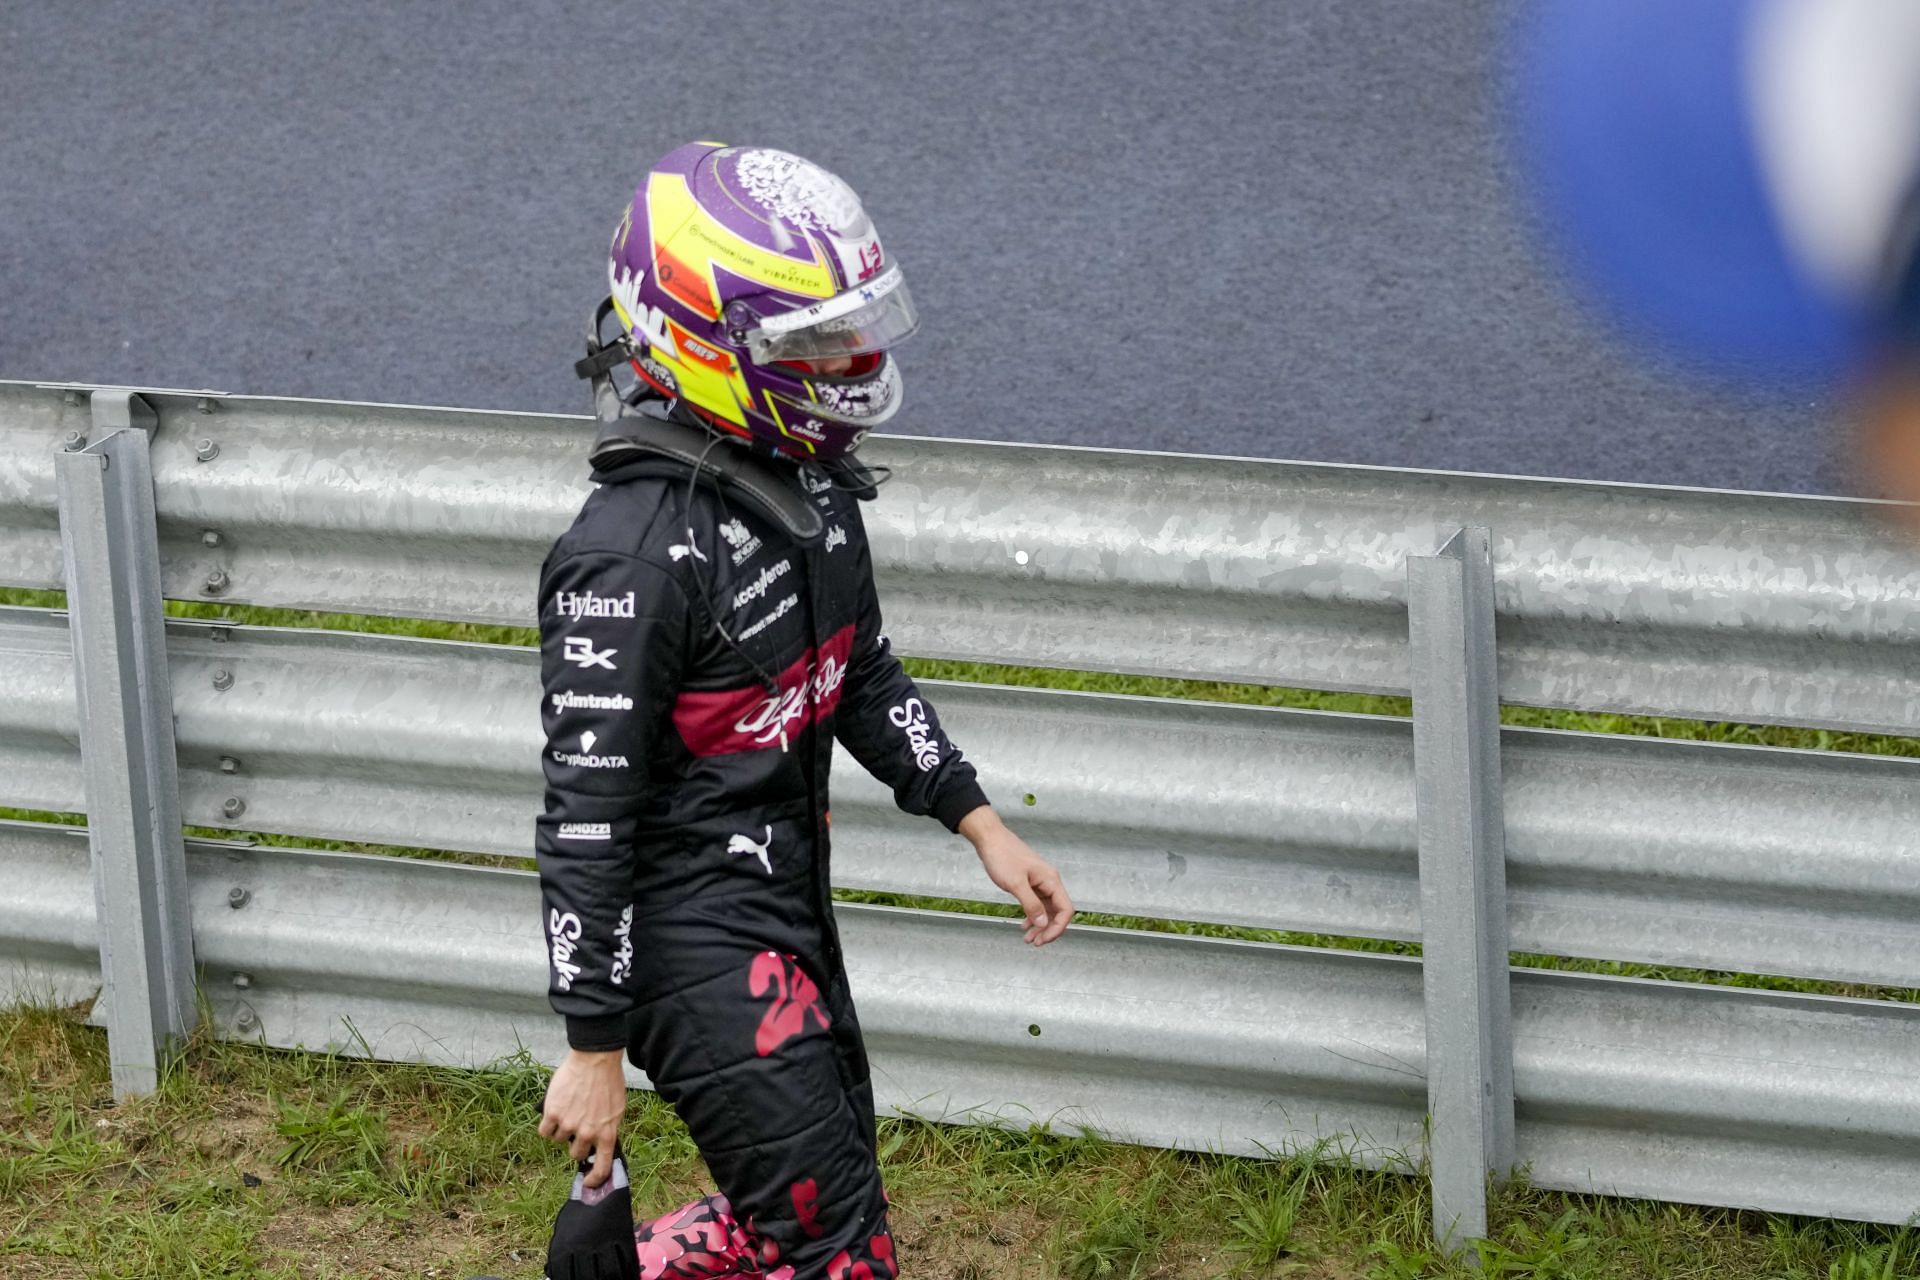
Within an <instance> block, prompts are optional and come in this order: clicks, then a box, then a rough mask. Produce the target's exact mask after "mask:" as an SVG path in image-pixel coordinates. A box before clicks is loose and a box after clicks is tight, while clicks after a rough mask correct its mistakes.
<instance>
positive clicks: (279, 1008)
mask: <svg viewBox="0 0 1920 1280" xmlns="http://www.w3.org/2000/svg"><path fill="white" fill-rule="evenodd" d="M0 861H3V862H4V863H5V865H7V866H8V867H9V868H10V869H11V870H12V872H13V878H14V879H15V880H19V881H23V882H24V883H27V884H29V885H32V886H34V893H35V897H34V899H33V901H32V902H31V903H30V904H16V903H15V902H13V901H11V900H8V901H7V902H6V903H5V904H4V905H0V957H5V958H14V957H17V956H19V955H21V954H30V955H31V957H32V959H33V962H34V963H35V964H37V965H39V966H42V967H43V968H44V969H45V970H46V971H47V972H48V973H49V974H59V975H61V978H60V980H63V981H67V982H68V983H69V984H70V987H69V989H78V985H79V978H80V976H81V975H83V974H84V971H85V970H86V968H87V966H88V963H89V960H90V954H89V948H90V945H91V938H90V937H89V936H88V935H89V932H90V929H91V925H92V888H91V882H90V878H89V875H88V872H87V848H86V840H85V837H84V833H79V832H75V831H72V830H70V829H60V828H49V827H35V826H31V825H27V824H14V823H0ZM187 863H188V877H189V882H190V884H191V888H192V895H193V905H194V920H195V945H196V948H197V951H198V955H199V959H200V963H201V964H202V965H203V966H204V968H205V973H206V981H205V988H206V991H207V993H208V998H209V1003H210V1004H211V1006H212V1011H213V1016H214V1017H215V1018H216V1019H217V1021H218V1023H219V1026H220V1027H221V1029H222V1030H223V1031H224V1032H225V1033H226V1034H229V1035H234V1036H237V1037H240V1038H244V1039H249V1040H257V1041H260V1042H262V1043H265V1044H269V1045H275V1046H279V1047H283V1048H300V1047H304V1048H308V1049H319V1048H323V1047H331V1048H335V1049H338V1050H341V1051H344V1052H349V1053H357V1052H361V1051H362V1048H363V1046H362V1045H361V1044H360V1043H359V1041H360V1040H364V1042H365V1047H367V1048H371V1050H372V1051H373V1052H374V1053H375V1054H377V1055H378V1056H380V1057H383V1058H390V1059H397V1060H421V1061H431V1062H440V1063H447V1064H455V1065H464V1066H477V1065H482V1064H484V1063H487V1062H490V1061H494V1060H497V1059H499V1058H501V1057H504V1056H506V1055H508V1054H511V1053H513V1052H514V1051H515V1050H516V1049H518V1048H521V1047H525V1048H526V1049H528V1050H529V1051H530V1052H532V1053H533V1054H535V1055H536V1056H537V1057H541V1058H547V1059H551V1058H554V1057H557V1056H558V1055H559V1053H560V1052H561V1050H562V1048H563V1045H562V1043H561V1036H560V1030H559V1025H558V1023H557V1021H556V1020H555V1019H554V1018H553V1017H552V1015H551V1013H550V1012H549V1011H548V1010H547V1008H546V1005H545V1001H544V999H543V998H542V997H541V991H542V985H541V984H542V975H543V973H544V968H543V961H542V957H541V953H540V940H539V938H538V937H537V936H535V935H534V934H533V933H532V932H531V931H530V930H528V929H527V928H526V921H527V920H528V919H530V918H532V917H533V916H534V915H535V914H537V911H538V905H539V903H538V888H537V885H536V883H535V880H534V877H533V876H532V875H531V874H530V873H526V872H514V871H490V870H483V869H479V868H473V867H460V866H449V865H444V864H435V863H423V862H416V861H409V860H404V859H393V858H371V857H364V856H357V855H351V854H329V853H314V852H307V851H301V850H289V849H265V848H252V847H246V846H238V845H235V846H223V845H219V844H209V843H201V842H196V843H194V844H193V845H192V846H191V847H190V849H189V853H188V860H187ZM236 894H240V895H244V898H242V899H237V898H236V896H235V895H236ZM236 900H239V901H241V903H242V905H240V906H238V907H235V906H233V905H232V904H233V903H234V902H235V901H236ZM839 914H840V927H841V931H842V934H843V936H844V938H845V942H846V950H847V963H848V969H849V973H850V975H851V978H852V981H853V987H854V994H855V998H856V999H857V1001H858V1002H859V1005H860V1012H861V1024H862V1026H863V1028H864V1029H865V1031H866V1035H867V1040H868V1044H869V1047H870V1049H871V1052H872V1057H873V1063H874V1079H875V1085H876V1091H877V1093H878V1095H879V1098H880V1101H881V1103H882V1105H883V1106H885V1107H886V1108H888V1109H890V1110H894V1111H901V1112H909V1113H912V1114H916V1115H922V1116H927V1117H930V1118H935V1119H944V1120H976V1121H977V1120H982V1119H987V1120H994V1121H999V1122H1012V1123H1016V1124H1025V1123H1028V1122H1032V1121H1049V1122H1053V1123H1055V1124H1059V1125H1063V1126H1068V1127H1073V1126H1079V1125H1085V1126H1089V1127H1093V1128H1097V1129H1099V1130H1101V1131H1102V1132H1105V1133H1109V1134H1112V1135H1113V1136H1115V1137H1117V1138H1121V1139H1123V1140H1127V1141H1133V1142H1144V1143H1151V1144H1154V1145H1160V1146H1173V1147H1182V1148H1187V1149H1191V1150H1214V1151H1227V1152H1237V1153H1243V1154H1258V1153H1260V1152H1262V1151H1272V1150H1278V1149H1282V1148H1287V1147H1292V1146H1295V1145H1298V1144H1305V1143H1311V1142H1313V1141H1315V1140H1317V1139H1320V1138H1328V1139H1331V1140H1333V1141H1334V1142H1336V1143H1339V1144H1342V1145H1344V1146H1346V1147H1347V1148H1348V1149H1350V1150H1351V1151H1353V1153H1354V1154H1355V1155H1356V1157H1357V1158H1359V1159H1361V1160H1363V1161H1366V1162H1368V1163H1373V1164H1379V1163H1391V1162H1394V1161H1396V1160H1398V1159H1399V1158H1400V1153H1404V1152H1410V1151H1411V1152H1418V1150H1419V1149H1420V1146H1421V1140H1422V1138H1421V1127H1422V1121H1423V1116H1424V1113H1425V1111H1426V1105H1427V1101H1426V1099H1427V1095H1426V1082H1425V1077H1424V1072H1423V1069H1422V1063H1423V1062H1424V1060H1425V1053H1426V1050H1425V1044H1424V1038H1423V1033H1422V1006H1421V972H1420V965H1419V962H1418V961H1415V960H1409V959H1404V958H1401V957H1396V956H1380V955H1365V954H1359V953H1353V952H1332V951H1319V950H1312V949H1308V948H1300V947H1281V946H1267V945H1262V944H1258V943H1244V942H1224V941H1217V940H1211V939H1200V938H1185V937H1169V936H1163V935H1151V934H1137V933H1128V932H1120V931H1113V930H1105V929H1081V930H1076V931H1074V932H1072V933H1070V934H1069V935H1068V937H1067V938H1066V939H1065V940H1063V941H1062V942H1061V943H1060V944H1059V945H1058V946H1056V947H1052V948H1049V949H1048V950H1047V951H1046V952H1044V953H1041V954H1039V955H1031V954H1029V953H1028V952H1026V951H1025V950H1024V949H1022V948H1020V947H1018V946H1016V945H1013V942H1012V938H1011V935H1012V933H1013V932H1014V926H1013V925H1012V924H1011V923H1009V922H1003V921H994V920H983V919H977V918H967V917H956V916H943V915H938V914H933V913H926V912H916V911H901V910H894V909H889V908H881V907H859V906H842V907H841V908H840V912H839ZM50 980H51V979H50ZM1513 1024H1514V1046H1513V1047H1514V1057H1513V1070H1514V1081H1515V1089H1516V1092H1517V1094H1518V1096H1519V1098H1520V1106H1519V1109H1518V1126H1517V1139H1518V1141H1517V1151H1518V1155H1519V1158H1520V1159H1521V1160H1522V1161H1523V1162H1525V1163H1527V1164H1528V1165H1529V1166H1530V1168H1531V1177H1532V1180H1533V1182H1534V1183H1535V1184H1536V1185H1539V1186H1544V1187H1555V1188H1562V1189H1566V1190H1572V1191H1582V1192H1586V1191H1597V1192H1604V1193H1619V1194H1630V1195H1642V1196H1656V1197H1659V1198H1663V1199H1672V1200H1684V1201H1692V1202H1706V1203H1713V1204H1725V1205H1750V1206H1754V1207H1762V1208H1767V1209H1772V1210H1777V1211H1788V1212H1796V1213H1809V1214H1821V1215H1841V1216H1847V1217H1860V1218H1871V1219H1876V1220H1881V1221H1888V1222H1898V1221H1904V1220H1905V1219H1907V1218H1908V1217H1909V1216H1911V1215H1912V1214H1914V1213H1915V1212H1916V1211H1920V1074H1917V1073H1915V1072H1914V1071H1913V1069H1912V1046H1913V1044H1914V1042H1915V1037H1916V1035H1920V1007H1914V1006H1909V1005H1897V1004H1885V1003H1875V1002H1869V1001H1858V1000H1842V999H1834V998H1824V997H1815V996H1793V995H1778V994H1773V993H1764V992H1755V991H1742V990H1735V989H1727V988H1717V987H1702V986H1692V985H1685V984H1679V983H1662V982H1643V981H1636V980H1632V979H1614V978H1598V977H1592V976H1589V975H1583V974H1567V973H1547V972H1541V971H1537V970H1519V971H1516V972H1515V973H1514V975H1513ZM356 1037H357V1038H356ZM640 1081H641V1078H640V1077H638V1076H637V1075H636V1076H635V1082H636V1083H639V1082H640Z"/></svg>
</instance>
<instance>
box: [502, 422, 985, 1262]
mask: <svg viewBox="0 0 1920 1280" xmlns="http://www.w3.org/2000/svg"><path fill="white" fill-rule="evenodd" d="M724 447H728V448H731V447H734V446H731V445H728V446H724ZM690 474H691V472H690V471H689V470H688V469H687V468H686V467H684V466H681V465H678V464H676V463H673V462H671V461H668V460H664V459H654V460H640V461H632V460H629V461H626V462H624V463H621V464H619V465H615V466H613V467H612V468H611V469H609V470H605V471H601V470H596V471H595V473H594V479H595V480H596V481H597V482H598V486H599V487H598V488H597V490H596V491H595V492H594V493H593V494H592V496H590V497H589V498H588V499H587V501H586V504H585V505H584V506H583V507H582V508H581V511H580V514H579V516H578V517H577V518H576V519H575V521H574V523H573V527H572V528H570V529H569V530H568V531H567V532H566V533H565V534H564V535H562V537H561V538H560V539H559V541H558V542H556V543H555V544H554V547H553V550H552V552H551V553H550V554H549V555H548V557H547V561H546V564H545V566H544V567H543V569H542V571H541V579H540V631H541V644H540V651H541V671H542V677H543V680H544V683H545V696H544V700H543V703H542V706H541V714H542V721H543V724H544V726H545V728H546V734H547V749H546V753H545V756H544V759H543V764H544V766H545V769H546V783H547V789H546V811H545V812H544V813H543V814H542V815H541V816H540V817H539V819H538V822H537V832H536V840H535V849H536V854H537V859H538V864H539V869H540V884H541V892H542V906H541V911H542V921H541V924H542V928H543V930H544V933H545V936H546V939H547V953H548V961H549V965H548V969H549V973H548V980H549V988H548V995H549V999H550V1001H551V1002H552V1005H553V1008H554V1009H555V1010H556V1011H557V1012H559V1013H561V1014H563V1015H564V1016H565V1017H566V1022H567V1040H568V1043H569V1044H570V1045H572V1046H573V1047H574V1048H576V1049H588V1050H606V1049H615V1048H621V1049H625V1050H627V1053H628V1056H629V1057H630V1058H631V1059H632V1061H633V1062H634V1063H635V1064H636V1065H637V1066H639V1067H640V1068H641V1069H642V1070H644V1071H645V1072H646V1073H647V1075H648V1076H649V1078H651V1080H652V1081H653V1084H654V1087H655V1088H657V1089H658V1090H659V1091H660V1093H661V1095H662V1096H664V1097H665V1098H667V1099H668V1100H669V1101H670V1102H671V1103H672V1104H673V1105H674V1107H675V1108H676V1110H677V1111H678V1112H679V1114H680V1116H681V1118H682V1119H683V1120H685V1122H686V1124H687V1127H688V1128H689V1129H690V1130H691V1132H692V1135H693V1138H694V1141H695V1142H696V1143H697V1144H698V1145H699V1148H700V1152H701V1154H702V1155H703V1156H704V1157H705V1159H706V1162H707V1165H708V1167H709V1168H710V1169H711V1170H712V1172H713V1175H714V1178H715V1180H716V1181H717V1182H718V1184H719V1187H720V1190H721V1191H722V1192H723V1193H724V1194H725V1195H726V1197H727V1198H728V1199H729V1200H730V1201H731V1202H732V1208H733V1212H734V1213H735V1214H736V1215H737V1217H738V1218H739V1220H740V1221H741V1222H742V1223H744V1224H745V1225H746V1226H747V1227H748V1229H749V1230H750V1232H752V1233H754V1234H755V1236H756V1237H757V1241H758V1243H757V1248H758V1251H759V1256H760V1258H761V1259H762V1260H763V1261H764V1262H767V1263H775V1262H777V1263H778V1264H779V1265H780V1266H781V1267H792V1268H793V1274H794V1275H795V1276H796V1277H797V1278H798V1280H809V1278H810V1277H814V1276H831V1277H833V1278H834V1280H842V1278H843V1277H846V1276H858V1275H871V1276H873V1277H875V1278H876V1280H881V1278H882V1277H885V1276H890V1275H892V1274H894V1273H895V1271H894V1263H893V1250H892V1242H891V1237H890V1236H889V1235H888V1231H887V1222H886V1201H885V1197H884V1193H883V1191H882V1189H881V1185H880V1176H879V1170H878V1166H877V1164H876V1162H875V1156H874V1120H873V1095H872V1088H871V1085H870V1083H869V1079H868V1069H867V1061H866V1056H865V1052H864V1050H863V1048H862V1044H861V1038H860V1031H859V1025H858V1023H857V1022H856V1020H855V1017H854V1010H853V1004H852V1001H851V999H850V998H849V996H848V992H847V979H846V972H845V968H844V965H843V963H842V960H841V955H840V943H839V937H838V934H837V932H836V931H835V928H834V923H833V912H832V902H831V897H830V893H829V881H828V824H829V821H830V815H829V812H828V807H829V801H828V790H827V774H828V768H829V765H830V762H831V759H832V745H833V742H834V740H835V739H836V738H837V739H838V740H839V741H840V742H841V743H843V744H844V745H845V746H846V748H847V749H848V751H849V752H851V753H852V755H853V757H854V758H855V759H856V760H858V761H859V762H860V763H861V764H862V765H863V766H865V767H866V768H867V769H868V770H869V771H870V772H871V773H873V774H874V775H875V776H876V777H878V778H879V779H881V780H882V781H883V782H885V783H887V784H888V785H889V786H891V787H892V788H893V792H894V796H895V798H896V799H897V800H898V802H899V804H900V807H901V808H902V809H904V810H906V811H907V812H909V813H917V814H931V815H932V816H934V817H935V818H938V819H939V820H940V821H941V822H943V823H945V824H946V826H947V827H948V828H949V829H953V828H955V827H956V826H957V825H958V823H959V822H960V820H961V818H963V817H964V816H965V815H966V814H968V813H969V812H971V811H972V810H973V809H974V808H976V807H977V806H979V805H982V804H984V803H986V797H985V795H984V794H983V793H982V792H981V790H980V787H979V785H978V784H977V783H976V782H975V780H974V771H973V767H972V766H971V765H970V764H968V763H967V762H966V761H965V760H964V759H963V758H962V757H961V755H960V752H959V750H958V749H957V748H956V747H955V746H954V744H953V743H952V742H951V741H950V740H949V739H948V738H947V737H946V735H945V734H944V733H943V732H942V730H941V728H940V722H939V720H938V719H937V718H936V717H935V715H934V712H933V708H932V707H931V706H930V705H928V703H927V701H926V699H925V698H924V697H923V696H922V695H921V694H920V692H919V690H918V689H917V688H916V687H915V686H914V683H913V681H912V680H911V679H910V678H909V677H908V676H907V674H906V672H905V671H903V670H902V669H901V666H900V662H899V660H898V659H897V658H895V657H894V655H893V653H892V652H891V650H890V649H889V647H888V644H887V640H886V638H885V636H883V635H882V634H881V631H880V608H879V604H878V601H877V599H876V597H875V594H874V586H873V570H872V561H871V557H870V555H869V552H868V548H867V539H866V533H865V529H864V527H863V526H862V523H861V518H860V510H859V506H858V503H857V501H856V500H855V498H854V497H853V496H852V493H851V492H850V491H849V486H848V485H847V483H846V482H847V479H848V473H847V472H844V471H838V470H836V471H827V470H823V469H820V468H815V467H804V468H803V467H791V466H788V467H783V468H781V470H780V473H779V474H780V478H781V479H783V480H784V482H785V483H788V484H791V485H793V486H795V487H796V490H797V491H798V492H800V493H802V494H804V495H806V497H807V499H808V500H811V501H812V502H814V503H815V504H816V505H817V506H818V507H819V508H820V509H821V513H822V515H823V516H824V517H825V521H826V530H825V536H824V538H822V539H820V540H819V541H818V543H817V545H814V546H811V547H805V546H802V545H800V544H799V542H798V541H797V540H796V539H795V538H794V537H793V536H792V535H790V534H788V533H787V532H786V530H785V527H784V526H783V525H781V524H779V523H776V522H775V521H774V520H772V519H770V518H768V517H767V516H766V515H764V514H762V513H761V512H760V511H759V510H758V509H755V508H751V507H749V506H747V505H746V504H744V503H741V502H738V501H735V502H732V503H729V502H728V495H727V492H726V491H725V490H724V489H722V488H721V487H720V486H718V485H717V484H715V483H714V482H712V481H711V480H702V481H701V482H699V483H697V484H689V476H690ZM868 492H870V490H869V491H868ZM722 629H724V634H723V632H722ZM777 1273H778V1272H777V1270H776V1271H775V1274H777Z"/></svg>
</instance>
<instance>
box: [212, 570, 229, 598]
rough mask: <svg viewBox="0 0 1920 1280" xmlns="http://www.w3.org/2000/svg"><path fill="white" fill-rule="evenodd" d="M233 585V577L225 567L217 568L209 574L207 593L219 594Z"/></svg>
mask: <svg viewBox="0 0 1920 1280" xmlns="http://www.w3.org/2000/svg"><path fill="white" fill-rule="evenodd" d="M232 585H233V579H232V578H229V577H228V576H227V571H226V570H225V569H215V570H214V571H213V572H212V573H210V574H208V575H207V594H208V595H210V596H217V595H219V594H220V593H221V592H222V591H225V590H226V589H227V588H228V587H230V586H232Z"/></svg>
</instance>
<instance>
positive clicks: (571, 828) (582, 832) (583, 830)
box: [560, 822, 613, 840]
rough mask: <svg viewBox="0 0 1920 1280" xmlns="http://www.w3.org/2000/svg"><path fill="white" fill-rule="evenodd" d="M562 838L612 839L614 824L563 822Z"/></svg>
mask: <svg viewBox="0 0 1920 1280" xmlns="http://www.w3.org/2000/svg"><path fill="white" fill-rule="evenodd" d="M560 838H561V839H562V840H611V839H613V824H612V823H611V822H563V823H561V824H560Z"/></svg>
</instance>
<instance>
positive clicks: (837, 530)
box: [827, 524, 847, 551]
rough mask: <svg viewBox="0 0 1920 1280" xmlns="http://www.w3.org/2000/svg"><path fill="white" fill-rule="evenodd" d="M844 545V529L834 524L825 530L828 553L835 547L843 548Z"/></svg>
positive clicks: (845, 541) (845, 533) (845, 539)
mask: <svg viewBox="0 0 1920 1280" xmlns="http://www.w3.org/2000/svg"><path fill="white" fill-rule="evenodd" d="M846 545H847V531H846V530H845V529H844V528H842V527H841V526H839V525H837V524H836V525H834V526H832V527H831V528H829V529H828V530H827V550H828V551H832V550H833V549H834V548H835V547H844V546H846Z"/></svg>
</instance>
